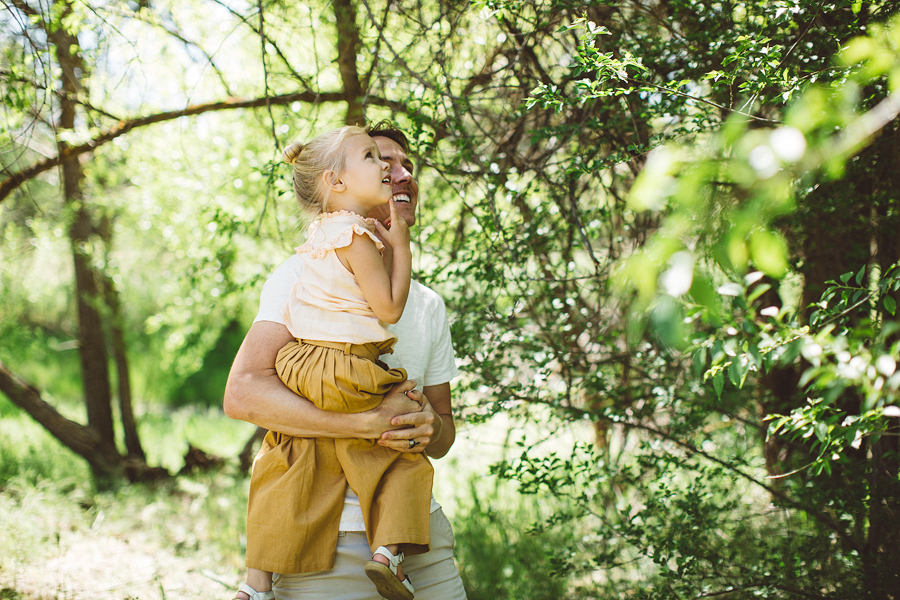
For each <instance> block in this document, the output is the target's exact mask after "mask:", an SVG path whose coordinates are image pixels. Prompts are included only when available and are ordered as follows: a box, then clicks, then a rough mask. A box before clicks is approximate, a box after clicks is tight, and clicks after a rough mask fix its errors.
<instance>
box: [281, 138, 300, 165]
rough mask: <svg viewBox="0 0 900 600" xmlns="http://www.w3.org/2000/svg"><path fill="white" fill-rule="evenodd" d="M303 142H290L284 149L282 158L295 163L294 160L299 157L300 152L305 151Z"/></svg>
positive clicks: (289, 162)
mask: <svg viewBox="0 0 900 600" xmlns="http://www.w3.org/2000/svg"><path fill="white" fill-rule="evenodd" d="M303 148H304V146H303V144H301V143H300V142H291V143H290V144H288V147H287V148H285V149H284V150H282V152H281V159H282V160H283V161H284V162H286V163H288V164H291V165H292V164H294V161H295V160H297V157H298V156H300V153H301V152H302V151H303Z"/></svg>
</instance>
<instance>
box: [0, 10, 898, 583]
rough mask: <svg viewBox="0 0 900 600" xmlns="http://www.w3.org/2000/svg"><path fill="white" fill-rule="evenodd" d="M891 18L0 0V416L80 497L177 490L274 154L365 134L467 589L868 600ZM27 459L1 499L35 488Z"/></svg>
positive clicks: (894, 127) (879, 518) (886, 383)
mask: <svg viewBox="0 0 900 600" xmlns="http://www.w3.org/2000/svg"><path fill="white" fill-rule="evenodd" d="M897 12H898V7H896V6H895V3H894V2H891V1H888V0H882V1H864V0H777V1H771V0H766V1H762V0H758V1H725V0H722V1H716V0H595V1H590V2H588V1H575V0H540V1H537V2H534V1H527V2H526V1H522V0H480V1H467V2H462V1H455V0H392V1H390V2H384V1H375V0H359V1H358V2H353V1H349V0H341V1H335V2H334V3H326V2H308V3H302V4H301V3H285V2H281V1H278V0H261V1H260V2H257V3H253V4H248V3H238V2H217V1H210V0H189V1H184V0H182V1H179V2H166V1H161V0H150V1H141V2H128V1H122V2H118V1H112V2H90V1H82V0H58V1H55V2H51V3H49V4H48V3H46V2H45V3H37V2H34V3H32V2H30V1H28V0H10V1H9V2H6V3H4V9H3V13H2V15H3V16H2V19H0V39H2V47H3V50H2V51H3V55H2V59H0V75H2V89H0V91H2V94H3V96H4V109H3V110H4V112H3V119H2V120H0V140H2V143H0V161H2V164H3V181H2V182H0V265H2V266H0V339H2V340H3V341H2V343H0V390H2V391H3V392H4V394H5V397H0V402H2V404H0V416H2V419H3V421H4V422H6V423H16V424H21V423H23V422H24V420H25V419H26V417H25V416H24V415H25V414H26V413H27V414H29V415H31V416H33V417H34V419H36V420H37V421H38V422H40V423H41V425H42V426H43V427H45V428H46V429H47V430H48V431H49V432H51V433H52V434H53V436H54V437H55V438H57V439H59V440H61V442H62V444H63V445H64V446H66V447H68V448H71V449H72V450H73V451H75V452H76V453H79V454H80V455H81V456H82V457H84V458H85V459H86V462H87V465H88V468H89V470H90V472H91V474H92V475H93V479H94V481H95V484H96V485H97V487H98V488H100V489H103V488H107V487H110V488H115V487H116V485H118V482H121V481H122V480H123V479H127V480H132V481H136V480H140V479H152V478H159V477H163V478H165V477H167V476H168V473H171V472H174V471H176V470H178V469H179V466H180V465H179V457H181V456H182V450H183V448H184V447H185V446H186V445H187V440H186V439H183V440H182V441H180V442H178V441H173V439H172V437H171V435H169V434H171V433H172V432H166V433H167V434H166V435H162V434H160V433H159V432H158V429H159V428H165V427H166V425H167V419H168V418H170V417H169V415H182V414H185V413H183V412H180V411H184V410H194V409H195V410H196V411H197V413H196V415H197V416H196V417H191V418H189V419H188V420H189V421H190V422H192V423H197V422H203V421H204V420H205V421H206V422H209V423H216V422H217V416H218V411H217V407H218V405H219V403H220V401H221V394H222V390H223V388H224V379H225V375H226V373H227V369H228V366H229V365H230V361H231V359H232V357H233V356H234V353H235V351H236V348H237V346H238V345H239V343H240V340H241V339H242V337H243V334H244V332H245V331H246V329H247V328H248V327H249V324H250V321H251V320H252V317H253V315H254V313H255V307H256V301H257V297H258V293H259V289H260V285H261V283H262V281H263V280H264V278H265V276H266V274H267V273H268V272H270V271H271V269H272V268H273V267H274V266H275V265H277V264H278V263H280V262H281V261H282V260H283V259H284V258H285V257H286V256H287V255H288V254H289V253H290V252H291V248H292V247H293V246H294V245H296V244H297V241H298V239H299V238H300V235H301V232H302V231H303V223H302V216H301V215H300V214H299V211H298V210H297V209H296V207H295V206H294V205H293V202H292V200H291V198H290V193H289V188H288V181H287V172H286V168H285V167H284V166H283V165H279V163H278V149H279V148H281V147H283V146H284V145H285V144H286V143H287V142H288V141H291V140H293V139H307V138H309V137H311V136H312V135H314V134H315V133H317V132H319V131H321V130H323V129H326V128H330V127H334V126H337V125H340V124H342V123H345V122H346V123H356V122H362V121H363V120H369V121H375V120H378V119H381V118H390V119H392V120H394V121H395V122H396V123H398V124H399V125H400V126H401V127H403V128H404V129H405V130H406V131H408V132H409V134H410V137H411V139H412V140H413V146H414V149H415V155H416V161H417V165H418V170H417V175H418V177H419V181H420V189H421V198H420V209H419V222H418V225H417V226H416V228H415V229H414V232H413V235H414V244H415V247H416V249H415V264H414V269H415V271H416V273H415V274H416V277H417V278H419V279H420V280H421V281H423V282H424V283H426V284H428V285H431V286H433V287H434V288H435V289H436V290H438V291H439V292H440V293H441V294H442V295H443V297H444V298H445V300H446V301H447V305H448V308H449V311H450V314H451V320H452V331H453V339H454V345H455V348H456V352H457V356H458V358H459V361H460V366H461V370H462V372H463V374H462V376H461V377H460V379H459V380H458V381H456V382H455V383H454V400H455V404H456V407H457V416H458V418H459V419H460V422H461V423H463V424H464V427H465V432H464V433H465V435H464V436H462V438H461V440H460V442H458V443H457V446H456V447H455V448H454V451H453V453H452V454H451V457H450V458H448V459H446V461H445V464H446V465H447V466H446V467H445V469H446V470H445V477H447V478H448V479H449V478H451V477H452V478H453V480H454V481H455V485H454V486H453V487H452V488H450V489H452V490H453V491H452V492H450V491H447V492H446V493H447V494H448V495H450V494H452V495H453V496H454V497H453V498H447V500H446V502H448V504H449V505H452V506H453V507H454V510H453V511H452V512H453V514H454V515H455V527H456V531H457V534H458V535H457V538H458V540H457V541H458V543H459V547H458V559H459V561H460V566H461V569H462V572H463V574H464V576H465V579H466V584H467V588H468V589H469V594H470V598H473V599H475V598H672V599H676V598H677V599H683V598H701V597H722V598H751V597H752V598H848V599H849V598H872V599H876V598H878V599H880V598H900V573H898V571H897V569H896V564H897V561H898V560H900V521H898V520H897V519H896V514H897V511H898V510H900V482H898V469H900V456H898V439H900V438H898V434H900V431H898V423H900V421H898V419H900V408H898V406H897V400H898V393H900V392H898V389H900V372H898V371H897V368H896V367H897V364H896V363H897V360H898V355H900V328H898V320H897V314H896V311H897V303H898V301H900V267H898V266H897V265H898V263H900V236H898V231H900V201H898V197H897V190H898V189H900V169H898V167H897V165H898V164H900V160H898V159H900V155H898V148H900V146H898V139H900V138H898V136H900V121H898V119H897V115H898V113H900V90H898V86H900V24H898V21H897V17H896V16H895V14H896V13H897ZM123 384H128V385H123ZM123 399H124V401H123ZM18 407H21V408H18ZM51 409H52V410H51ZM171 411H174V412H171ZM208 411H212V412H208ZM213 413H216V414H215V415H214V414H213ZM129 415H132V416H133V419H132V418H130V417H129ZM185 418H187V417H185ZM235 426H236V427H238V429H236V430H234V431H237V432H244V433H245V435H247V436H249V435H250V433H252V428H251V429H249V430H248V429H241V428H240V424H235ZM197 427H200V429H197V430H194V433H193V434H191V429H190V428H187V429H182V428H176V430H177V431H179V432H182V433H183V436H184V437H185V438H187V437H191V435H194V436H196V438H197V439H199V438H203V439H206V437H207V434H206V433H203V432H202V427H201V426H197ZM226 429H227V428H226ZM226 429H222V435H226V434H225V431H226ZM229 431H231V430H229ZM236 435H238V434H236V433H228V434H227V436H228V441H225V440H222V439H220V440H219V441H218V442H215V441H213V439H214V438H215V436H212V438H213V439H210V441H209V443H210V444H211V446H210V447H209V448H208V449H210V450H214V449H217V448H218V450H217V451H218V452H220V453H223V454H225V455H227V456H229V457H232V456H234V455H236V453H237V451H238V449H239V446H240V443H239V440H238V442H237V443H236V442H235V437H234V436H236ZM480 436H485V437H490V438H491V440H493V441H496V440H497V439H500V440H503V443H502V444H498V445H495V446H492V448H493V450H492V451H491V452H489V453H484V452H482V450H480V449H479V448H480V446H478V444H479V443H483V441H482V440H481V439H480ZM238 437H239V436H238ZM41 439H43V438H41ZM85 440H87V441H85ZM142 441H143V442H144V443H143V444H142V443H141V442H142ZM192 441H195V440H192ZM217 444H221V445H217ZM27 448H32V450H28V449H27ZM33 448H35V446H33V445H31V446H29V444H27V443H25V442H24V441H23V442H20V443H15V442H12V441H9V442H6V441H4V442H3V446H2V447H0V457H2V459H3V464H2V466H0V473H2V474H3V477H4V479H3V482H4V483H2V484H0V486H2V488H3V490H7V489H12V487H13V483H11V482H15V485H22V483H21V482H22V481H25V482H30V484H37V482H40V481H44V480H46V479H48V478H49V479H59V480H64V479H65V476H63V475H60V474H59V473H58V472H57V467H56V466H53V465H54V464H55V463H53V462H52V461H51V462H50V463H48V464H46V465H44V466H40V465H42V464H43V462H42V460H41V459H40V458H39V453H38V452H37V451H36V450H33ZM60 452H62V453H65V452H66V451H65V450H60ZM475 454H478V455H479V457H480V456H481V455H482V454H487V455H489V456H490V457H491V460H490V461H489V462H488V463H485V464H482V462H481V461H478V462H477V466H473V465H474V464H476V463H474V462H473V461H471V460H469V459H468V455H475ZM35 464H36V465H38V466H32V465H35ZM77 464H78V465H79V467H78V468H79V469H80V468H82V467H83V466H84V465H83V463H80V462H79V463H77ZM160 467H162V471H160ZM73 468H74V467H73ZM456 470H459V471H460V472H461V474H459V475H455V474H454V475H452V476H451V473H454V472H455V471H456ZM76 477H77V476H76ZM23 478H24V479H23ZM469 479H471V481H469ZM89 493H90V492H89ZM441 499H442V498H441V497H440V496H439V500H441ZM238 530H239V528H238Z"/></svg>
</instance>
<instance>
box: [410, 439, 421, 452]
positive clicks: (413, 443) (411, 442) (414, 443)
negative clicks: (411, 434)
mask: <svg viewBox="0 0 900 600" xmlns="http://www.w3.org/2000/svg"><path fill="white" fill-rule="evenodd" d="M418 445H419V442H417V441H416V440H409V449H410V450H412V449H413V448H415V447H416V446H418Z"/></svg>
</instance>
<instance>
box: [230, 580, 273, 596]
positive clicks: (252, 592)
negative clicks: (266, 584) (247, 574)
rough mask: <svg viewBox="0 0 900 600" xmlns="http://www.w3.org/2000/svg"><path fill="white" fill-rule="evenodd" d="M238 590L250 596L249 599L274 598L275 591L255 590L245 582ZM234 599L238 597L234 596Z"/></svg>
mask: <svg viewBox="0 0 900 600" xmlns="http://www.w3.org/2000/svg"><path fill="white" fill-rule="evenodd" d="M238 591H239V592H244V593H245V594H247V595H248V596H250V600H275V592H271V591H270V592H257V591H256V590H254V589H253V588H252V587H250V586H249V585H247V584H246V583H245V584H244V585H242V586H241V587H240V588H239V589H238ZM235 600H238V598H235Z"/></svg>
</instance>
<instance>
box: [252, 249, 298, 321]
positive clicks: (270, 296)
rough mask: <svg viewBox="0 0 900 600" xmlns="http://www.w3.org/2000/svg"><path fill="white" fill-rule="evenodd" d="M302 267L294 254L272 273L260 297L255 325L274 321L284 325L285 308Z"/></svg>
mask: <svg viewBox="0 0 900 600" xmlns="http://www.w3.org/2000/svg"><path fill="white" fill-rule="evenodd" d="M302 265H303V262H302V261H301V260H300V257H299V256H297V255H296V254H293V255H291V257H290V258H288V259H287V260H286V261H284V262H283V263H281V265H279V266H278V268H277V269H275V271H273V272H272V274H271V275H270V276H269V278H268V279H267V280H266V283H265V284H263V289H262V292H261V293H260V295H259V312H258V313H256V318H255V319H253V322H254V323H256V322H257V321H272V322H273V323H281V324H282V325H284V307H285V305H287V301H288V297H289V296H290V295H291V289H292V288H293V287H294V282H295V281H297V280H298V279H299V278H300V270H301V267H302Z"/></svg>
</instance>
